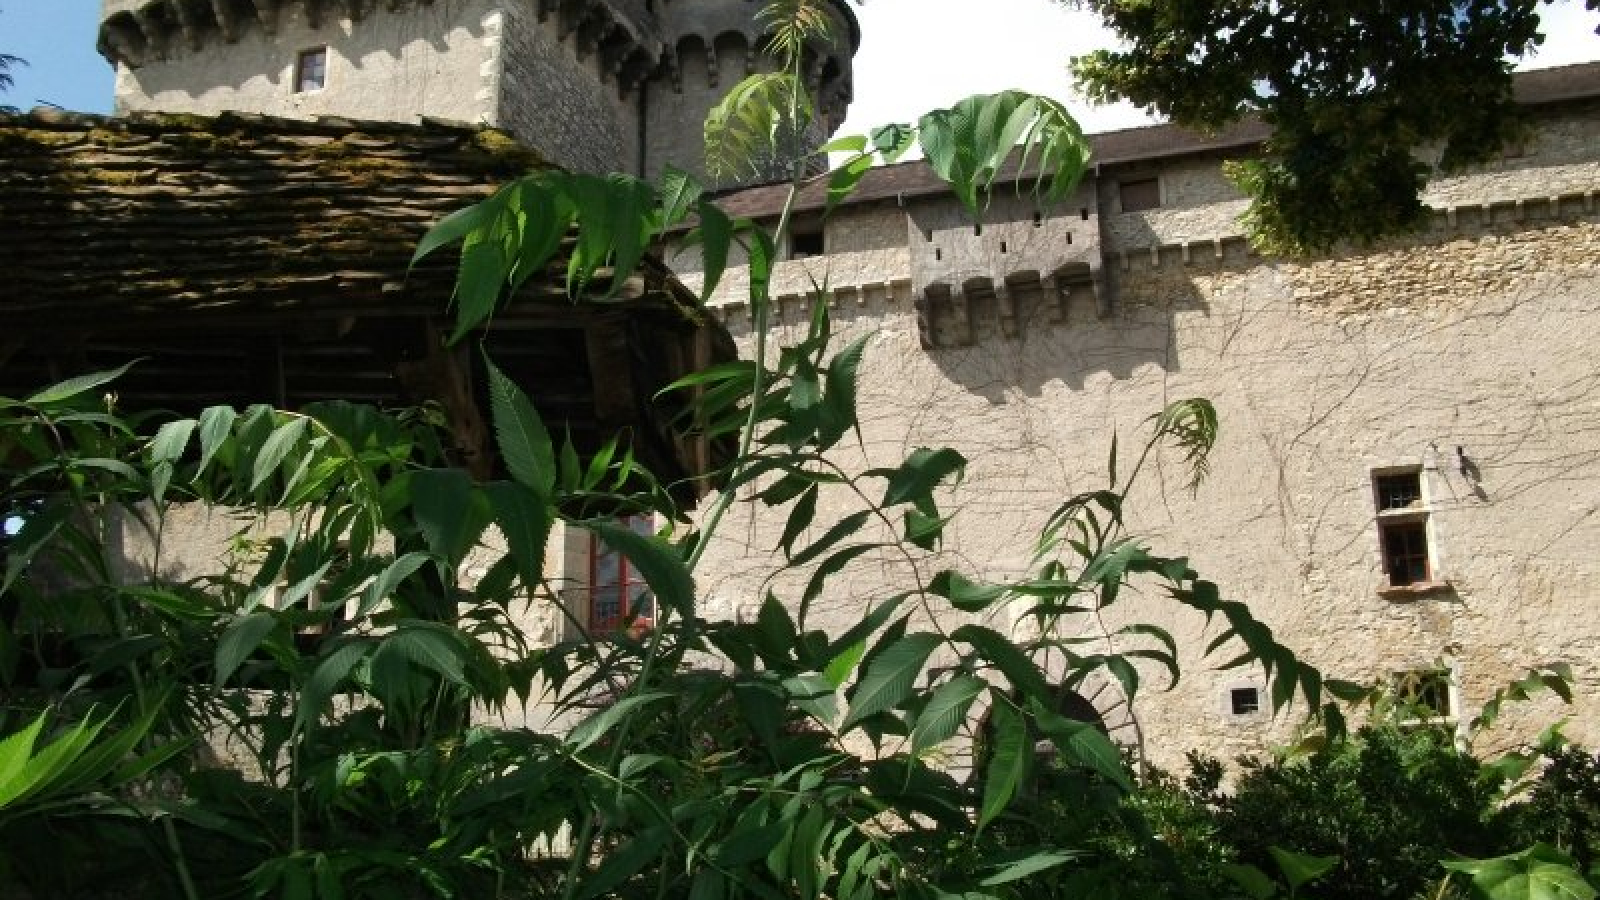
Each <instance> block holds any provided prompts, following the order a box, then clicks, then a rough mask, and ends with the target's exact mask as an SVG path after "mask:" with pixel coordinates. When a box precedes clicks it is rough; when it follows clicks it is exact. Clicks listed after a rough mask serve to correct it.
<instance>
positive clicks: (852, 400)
mask: <svg viewBox="0 0 1600 900" xmlns="http://www.w3.org/2000/svg"><path fill="white" fill-rule="evenodd" d="M871 338H872V335H871V334H864V335H862V336H861V337H858V338H856V339H855V340H853V341H851V342H850V343H849V344H848V345H846V346H845V348H844V349H842V350H840V351H839V352H838V353H835V354H834V355H833V359H831V360H829V361H828V374H827V377H826V384H827V393H826V394H825V395H824V396H823V398H822V409H821V416H822V421H821V425H820V426H819V428H818V440H819V442H820V443H821V444H822V445H823V447H831V446H833V445H834V444H835V443H837V442H838V440H839V439H840V438H842V437H844V435H845V434H846V433H847V432H848V431H850V430H851V429H854V430H855V432H856V439H857V441H860V440H861V425H860V421H859V419H858V417H857V413H856V396H857V391H858V386H859V382H860V377H861V358H862V356H863V355H864V354H865V353H866V350H867V341H869V340H870V339H871Z"/></svg>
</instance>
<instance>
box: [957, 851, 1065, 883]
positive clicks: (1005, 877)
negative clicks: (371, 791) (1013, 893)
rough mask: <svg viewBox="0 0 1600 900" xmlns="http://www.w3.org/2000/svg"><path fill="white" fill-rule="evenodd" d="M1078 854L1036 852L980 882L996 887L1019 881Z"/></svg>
mask: <svg viewBox="0 0 1600 900" xmlns="http://www.w3.org/2000/svg"><path fill="white" fill-rule="evenodd" d="M1078 855H1079V854H1076V853H1035V854H1033V855H1031V856H1027V857H1024V858H1022V859H1019V860H1017V861H1016V862H1013V863H1009V864H1007V865H1006V866H1005V867H1004V868H1002V869H1001V870H1000V871H999V872H996V873H995V874H993V875H990V876H989V877H988V878H985V879H983V880H982V881H980V882H978V883H979V884H981V885H983V886H984V887H994V886H996V885H1001V884H1006V883H1007V882H1011V881H1017V880H1019V879H1022V878H1027V877H1028V876H1029V875H1037V874H1038V873H1040V872H1044V871H1047V870H1049V869H1054V868H1055V867H1056V866H1060V865H1063V864H1065V863H1069V862H1071V861H1072V860H1074V859H1077V858H1078Z"/></svg>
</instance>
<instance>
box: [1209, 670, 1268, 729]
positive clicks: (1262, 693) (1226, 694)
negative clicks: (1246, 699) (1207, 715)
mask: <svg viewBox="0 0 1600 900" xmlns="http://www.w3.org/2000/svg"><path fill="white" fill-rule="evenodd" d="M1238 691H1254V692H1255V699H1256V708H1255V709H1253V710H1250V711H1247V712H1238V711H1236V710H1237V707H1236V704H1235V702H1234V694H1235V692H1238ZM1217 712H1219V713H1221V715H1222V717H1223V719H1225V720H1227V721H1228V722H1229V723H1231V724H1234V725H1249V724H1256V723H1260V722H1265V721H1267V720H1269V719H1271V718H1272V704H1271V702H1270V701H1269V700H1268V699H1267V686H1266V683H1265V682H1264V681H1263V680H1262V679H1260V678H1236V679H1233V680H1231V681H1226V682H1223V684H1222V685H1221V690H1220V691H1219V692H1218V693H1217Z"/></svg>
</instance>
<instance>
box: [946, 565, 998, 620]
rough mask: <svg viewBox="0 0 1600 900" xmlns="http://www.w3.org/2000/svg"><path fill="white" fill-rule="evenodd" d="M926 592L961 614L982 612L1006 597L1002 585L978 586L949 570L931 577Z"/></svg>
mask: <svg viewBox="0 0 1600 900" xmlns="http://www.w3.org/2000/svg"><path fill="white" fill-rule="evenodd" d="M928 590H929V591H930V592H931V593H933V594H934V595H935V596H939V597H943V598H945V599H946V600H949V601H950V605H951V606H954V607H955V608H956V609H959V610H961V611H962V612H983V611H984V610H986V609H988V608H989V607H990V606H991V605H992V604H993V603H994V602H995V601H996V600H999V599H1000V598H1002V597H1004V596H1005V595H1006V586H1005V585H1003V584H979V583H978V582H976V581H973V580H971V579H970V578H968V577H967V576H965V575H962V574H961V573H960V572H955V571H951V570H949V569H946V570H945V571H943V572H940V573H939V574H937V575H935V576H933V579H932V580H931V581H929V582H928Z"/></svg>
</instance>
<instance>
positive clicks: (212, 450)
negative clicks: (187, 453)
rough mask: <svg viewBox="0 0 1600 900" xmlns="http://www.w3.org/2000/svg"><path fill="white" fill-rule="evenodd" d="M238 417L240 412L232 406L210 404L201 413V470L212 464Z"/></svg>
mask: <svg viewBox="0 0 1600 900" xmlns="http://www.w3.org/2000/svg"><path fill="white" fill-rule="evenodd" d="M237 418H238V413H235V412H234V411H233V407H231V406H210V407H207V408H206V409H205V410H204V411H202V412H201V413H200V471H202V472H204V471H205V470H206V467H207V466H209V465H211V460H212V458H213V457H215V456H216V455H217V450H219V449H221V447H222V445H223V443H224V442H225V441H227V439H228V435H229V434H231V433H232V432H233V423H234V421H235V420H236V419H237Z"/></svg>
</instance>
